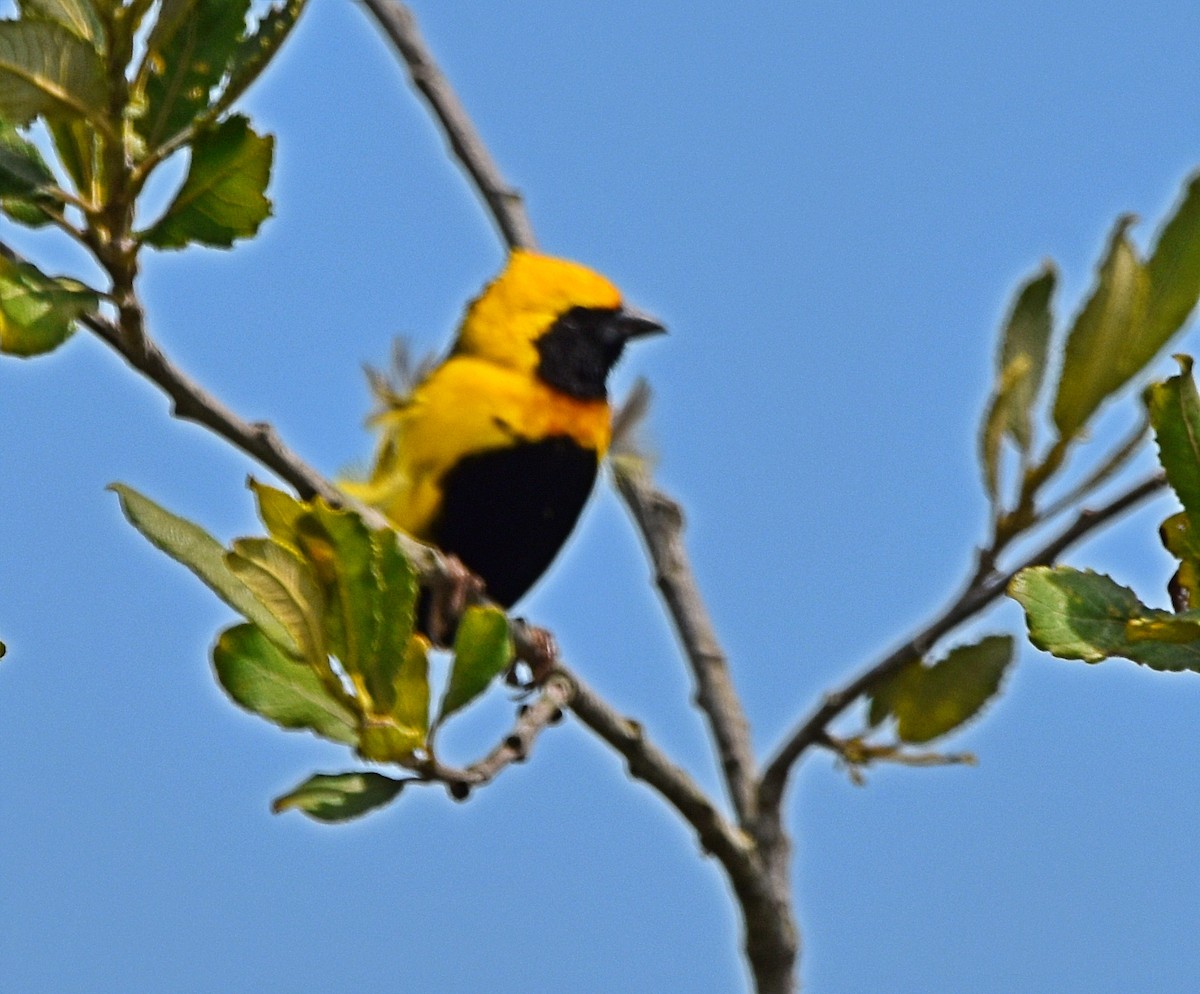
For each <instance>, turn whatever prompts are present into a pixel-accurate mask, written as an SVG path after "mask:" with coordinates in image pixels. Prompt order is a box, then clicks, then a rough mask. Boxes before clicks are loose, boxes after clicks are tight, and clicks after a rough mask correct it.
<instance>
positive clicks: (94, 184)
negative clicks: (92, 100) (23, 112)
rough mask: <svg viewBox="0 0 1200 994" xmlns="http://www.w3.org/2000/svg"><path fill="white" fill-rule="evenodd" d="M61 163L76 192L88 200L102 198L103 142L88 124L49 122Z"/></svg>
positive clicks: (70, 121) (51, 135)
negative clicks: (101, 161)
mask: <svg viewBox="0 0 1200 994" xmlns="http://www.w3.org/2000/svg"><path fill="white" fill-rule="evenodd" d="M47 127H48V129H49V131H50V137H51V138H53V139H54V150H55V151H56V152H57V153H58V161H59V162H61V163H62V166H63V168H64V169H65V170H66V171H67V173H68V175H69V176H70V177H71V181H72V182H73V183H74V184H75V189H76V190H77V191H78V192H79V193H81V194H82V195H83V197H84V198H85V199H87V200H96V199H98V197H99V180H98V175H99V159H100V139H99V136H98V135H97V133H96V129H95V128H93V127H92V126H91V125H89V124H88V123H87V122H86V121H80V120H69V121H66V120H64V121H48V122H47Z"/></svg>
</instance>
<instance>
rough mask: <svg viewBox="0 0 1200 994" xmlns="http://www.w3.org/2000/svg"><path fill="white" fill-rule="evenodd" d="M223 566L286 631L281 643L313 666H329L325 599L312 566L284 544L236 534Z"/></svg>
mask: <svg viewBox="0 0 1200 994" xmlns="http://www.w3.org/2000/svg"><path fill="white" fill-rule="evenodd" d="M225 564H226V565H227V566H228V567H229V569H230V570H231V571H232V572H233V575H234V576H236V577H237V578H238V579H239V580H241V581H242V582H243V583H244V584H245V585H246V586H247V587H249V588H250V590H251V592H252V593H253V594H254V596H255V597H256V598H258V600H259V602H260V603H261V604H262V605H263V607H265V608H266V609H267V610H268V611H269V612H270V613H271V615H272V616H273V617H274V618H275V620H276V621H277V622H278V624H279V626H282V627H283V629H284V631H286V632H287V635H288V639H287V643H286V645H295V646H297V647H298V649H299V651H298V657H299V658H300V659H303V660H304V661H305V662H307V663H309V664H311V665H312V666H314V667H317V668H322V667H325V666H327V665H328V655H329V654H328V648H327V646H326V644H325V629H324V626H323V624H322V619H323V617H324V615H325V598H324V596H323V595H322V593H321V588H320V586H319V585H318V584H317V580H316V577H315V576H313V572H312V568H311V567H310V566H309V564H308V563H307V562H306V561H305V560H304V559H302V558H301V557H300V555H299V554H298V553H297V552H295V551H294V550H292V549H290V548H288V547H287V546H284V545H280V544H279V543H278V542H276V541H274V540H272V539H268V538H240V539H237V540H236V541H235V542H234V543H233V551H232V552H227V553H226V554H225Z"/></svg>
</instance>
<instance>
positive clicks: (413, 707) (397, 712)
mask: <svg viewBox="0 0 1200 994" xmlns="http://www.w3.org/2000/svg"><path fill="white" fill-rule="evenodd" d="M392 683H393V688H394V693H393V699H392V704H391V712H390V713H391V717H392V718H393V719H394V720H395V722H396V724H397V725H398V726H399V727H400V728H402V729H406V730H408V731H410V732H411V733H412V735H413V737H414V739H415V740H416V742H417V747H422V746H424V745H425V741H426V739H427V738H428V736H429V643H428V642H427V641H426V640H425V638H424V637H423V636H421V635H414V636H413V637H412V638H410V639H409V641H408V645H407V646H406V647H405V650H404V653H403V655H402V656H401V659H400V665H399V666H396V667H395V668H394V676H393V681H392Z"/></svg>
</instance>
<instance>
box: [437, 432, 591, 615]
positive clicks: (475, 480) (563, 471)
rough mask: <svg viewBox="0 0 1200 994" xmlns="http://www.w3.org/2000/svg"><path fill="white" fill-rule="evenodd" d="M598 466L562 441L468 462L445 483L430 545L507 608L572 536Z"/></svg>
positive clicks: (525, 444) (476, 457) (556, 439)
mask: <svg viewBox="0 0 1200 994" xmlns="http://www.w3.org/2000/svg"><path fill="white" fill-rule="evenodd" d="M598 465H599V460H598V457H597V455H596V453H595V452H594V451H592V450H591V449H585V448H582V447H580V446H579V445H578V444H577V443H576V442H574V441H573V440H572V439H569V438H566V437H562V436H558V437H553V438H547V439H543V440H541V441H538V442H522V443H520V444H518V445H515V446H513V447H510V448H506V449H499V450H496V451H494V452H484V453H480V454H479V455H474V456H470V457H468V458H466V459H464V460H462V462H460V463H459V464H458V465H457V466H455V467H454V469H453V470H451V471H450V472H449V473H447V474H446V477H445V479H444V480H443V483H442V492H443V501H442V510H441V513H440V515H439V516H438V518H437V520H436V521H435V522H434V525H433V528H432V535H431V537H432V538H433V541H434V542H435V543H436V544H437V545H438V546H439V547H440V548H442V549H444V550H445V551H446V552H451V553H453V554H454V555H456V556H458V558H459V559H461V560H462V561H463V563H464V564H465V565H466V566H467V567H468V568H469V569H470V570H471V571H472V572H474V573H476V574H478V575H479V576H480V577H482V578H483V581H484V583H486V584H487V591H488V596H489V597H491V598H492V599H493V600H494V601H496V602H497V603H498V604H501V605H502V606H504V607H508V606H510V605H511V604H512V603H513V602H514V601H516V600H517V599H518V598H520V597H521V595H522V594H524V593H525V591H527V590H528V589H529V588H530V587H531V586H533V584H534V583H535V582H536V580H537V579H538V577H540V576H541V575H542V574H543V573H544V572H545V571H546V569H547V567H549V565H550V563H551V562H552V561H553V560H554V557H555V555H557V553H558V550H559V549H560V548H562V545H563V543H564V542H565V541H566V540H567V536H568V535H570V534H571V529H572V528H573V527H574V526H575V522H576V520H577V519H578V517H579V512H580V511H582V510H583V505H584V504H585V503H586V502H587V499H588V494H590V493H591V490H592V485H593V484H594V483H595V481H596V470H597V467H598Z"/></svg>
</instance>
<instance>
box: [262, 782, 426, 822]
mask: <svg viewBox="0 0 1200 994" xmlns="http://www.w3.org/2000/svg"><path fill="white" fill-rule="evenodd" d="M403 787H404V781H403V780H393V779H392V778H391V777H385V776H383V775H382V774H380V773H367V772H363V773H332V774H331V773H317V774H314V775H313V776H311V777H309V778H308V779H307V780H305V781H304V783H302V784H301V785H300V786H299V787H297V788H296V789H295V790H293V791H291V792H290V793H287V794H284V795H283V796H282V797H277V798H276V799H275V800H274V802H272V804H271V810H272V811H274V812H275V813H276V814H279V813H280V812H283V811H287V810H289V809H295V810H296V811H301V812H303V813H304V814H306V815H308V816H309V817H310V818H314V819H316V820H317V821H324V822H339V821H349V820H350V819H351V818H357V817H359V815H365V814H366V813H367V812H368V811H373V810H374V809H375V808H379V807H382V806H383V805H385V804H388V803H389V802H391V801H392V800H394V799H395V797H396V795H397V794H399V793H400V791H401V790H402V789H403Z"/></svg>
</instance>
